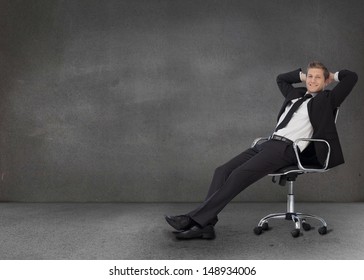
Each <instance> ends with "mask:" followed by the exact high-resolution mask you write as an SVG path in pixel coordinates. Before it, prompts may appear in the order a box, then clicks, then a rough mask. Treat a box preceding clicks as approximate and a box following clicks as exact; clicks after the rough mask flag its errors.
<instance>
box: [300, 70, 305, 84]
mask: <svg viewBox="0 0 364 280" xmlns="http://www.w3.org/2000/svg"><path fill="white" fill-rule="evenodd" d="M304 76H305V74H304V73H303V72H302V71H300V80H301V82H303V81H304V80H303V77H304Z"/></svg>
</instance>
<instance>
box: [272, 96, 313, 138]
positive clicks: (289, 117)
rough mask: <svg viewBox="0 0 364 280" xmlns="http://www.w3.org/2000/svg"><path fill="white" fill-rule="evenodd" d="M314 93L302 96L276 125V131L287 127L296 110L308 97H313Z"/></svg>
mask: <svg viewBox="0 0 364 280" xmlns="http://www.w3.org/2000/svg"><path fill="white" fill-rule="evenodd" d="M311 97H312V95H311V94H306V95H305V96H303V97H301V98H300V99H298V100H297V101H296V102H295V103H294V104H293V105H292V107H291V109H289V111H288V113H287V115H286V116H285V117H284V119H283V121H282V122H281V123H280V124H279V125H278V126H277V127H276V130H275V131H278V130H280V129H281V128H283V127H285V126H286V125H287V124H288V123H289V121H290V120H291V118H292V116H293V114H294V112H296V111H297V109H298V108H299V107H300V106H301V105H302V103H303V102H305V101H306V100H307V99H309V98H311Z"/></svg>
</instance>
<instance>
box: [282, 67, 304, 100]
mask: <svg viewBox="0 0 364 280" xmlns="http://www.w3.org/2000/svg"><path fill="white" fill-rule="evenodd" d="M301 71H302V70H301V68H299V69H297V70H294V71H292V72H288V73H283V74H280V75H278V77H277V85H278V87H279V89H280V91H281V93H282V94H283V96H284V97H285V98H287V97H288V96H289V95H290V93H293V92H294V91H295V87H293V84H296V83H301V79H300V72H301Z"/></svg>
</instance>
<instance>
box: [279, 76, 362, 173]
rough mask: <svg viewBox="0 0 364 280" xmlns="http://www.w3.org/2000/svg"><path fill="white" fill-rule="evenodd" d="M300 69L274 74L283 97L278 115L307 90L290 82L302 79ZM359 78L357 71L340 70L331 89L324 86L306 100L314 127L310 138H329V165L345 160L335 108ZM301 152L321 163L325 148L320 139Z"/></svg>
mask: <svg viewBox="0 0 364 280" xmlns="http://www.w3.org/2000/svg"><path fill="white" fill-rule="evenodd" d="M300 71H301V69H297V70H295V71H292V72H288V73H284V74H280V75H278V77H277V84H278V87H279V89H280V90H281V92H282V94H283V96H284V97H285V100H284V102H283V105H282V108H281V110H280V111H279V114H278V119H279V117H280V116H281V115H282V113H283V112H284V110H285V108H286V106H287V104H288V103H289V102H290V101H291V100H292V99H295V98H299V97H302V96H303V95H305V93H306V92H307V89H306V88H305V87H294V86H293V84H296V83H301V80H300V74H299V73H300ZM357 80H358V76H357V74H356V73H354V72H352V71H349V70H342V71H340V72H339V81H340V82H339V83H338V84H337V85H336V86H335V87H334V88H333V89H332V90H324V91H322V92H320V93H318V94H317V95H316V97H315V98H311V99H310V101H309V102H308V104H307V107H308V114H309V117H310V121H311V124H312V127H313V135H312V138H318V139H324V140H326V141H328V142H329V144H330V147H331V154H330V159H329V165H328V167H329V168H331V167H334V166H336V165H339V164H342V163H344V157H343V153H342V150H341V146H340V141H339V136H338V133H337V130H336V125H335V116H334V111H335V109H336V108H337V107H339V106H340V105H341V103H342V102H343V101H344V100H345V98H346V97H347V96H348V95H349V93H350V92H351V90H352V89H353V87H354V85H355V84H356V82H357ZM303 154H306V155H304V156H306V158H307V159H308V158H312V156H313V155H315V157H316V158H317V160H318V162H319V163H320V164H323V163H324V161H325V159H326V155H327V149H326V145H325V144H323V143H317V142H316V143H312V144H310V145H309V147H307V148H306V149H305V151H304V152H303Z"/></svg>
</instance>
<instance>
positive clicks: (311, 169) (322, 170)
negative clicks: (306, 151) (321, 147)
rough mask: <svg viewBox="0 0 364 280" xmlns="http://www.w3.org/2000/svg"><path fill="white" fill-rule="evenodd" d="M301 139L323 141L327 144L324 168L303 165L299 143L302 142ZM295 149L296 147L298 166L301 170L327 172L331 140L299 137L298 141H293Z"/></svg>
mask: <svg viewBox="0 0 364 280" xmlns="http://www.w3.org/2000/svg"><path fill="white" fill-rule="evenodd" d="M301 141H307V142H322V143H325V144H326V146H327V156H326V159H325V163H324V165H323V166H322V168H305V167H304V166H303V165H302V163H301V160H300V157H299V147H298V143H299V142H301ZM293 149H294V152H295V154H296V158H297V165H298V168H299V169H300V170H303V171H307V172H325V171H326V170H327V166H328V165H329V159H330V152H331V148H330V144H329V142H327V141H326V140H323V139H311V138H299V139H297V140H296V141H294V142H293Z"/></svg>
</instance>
